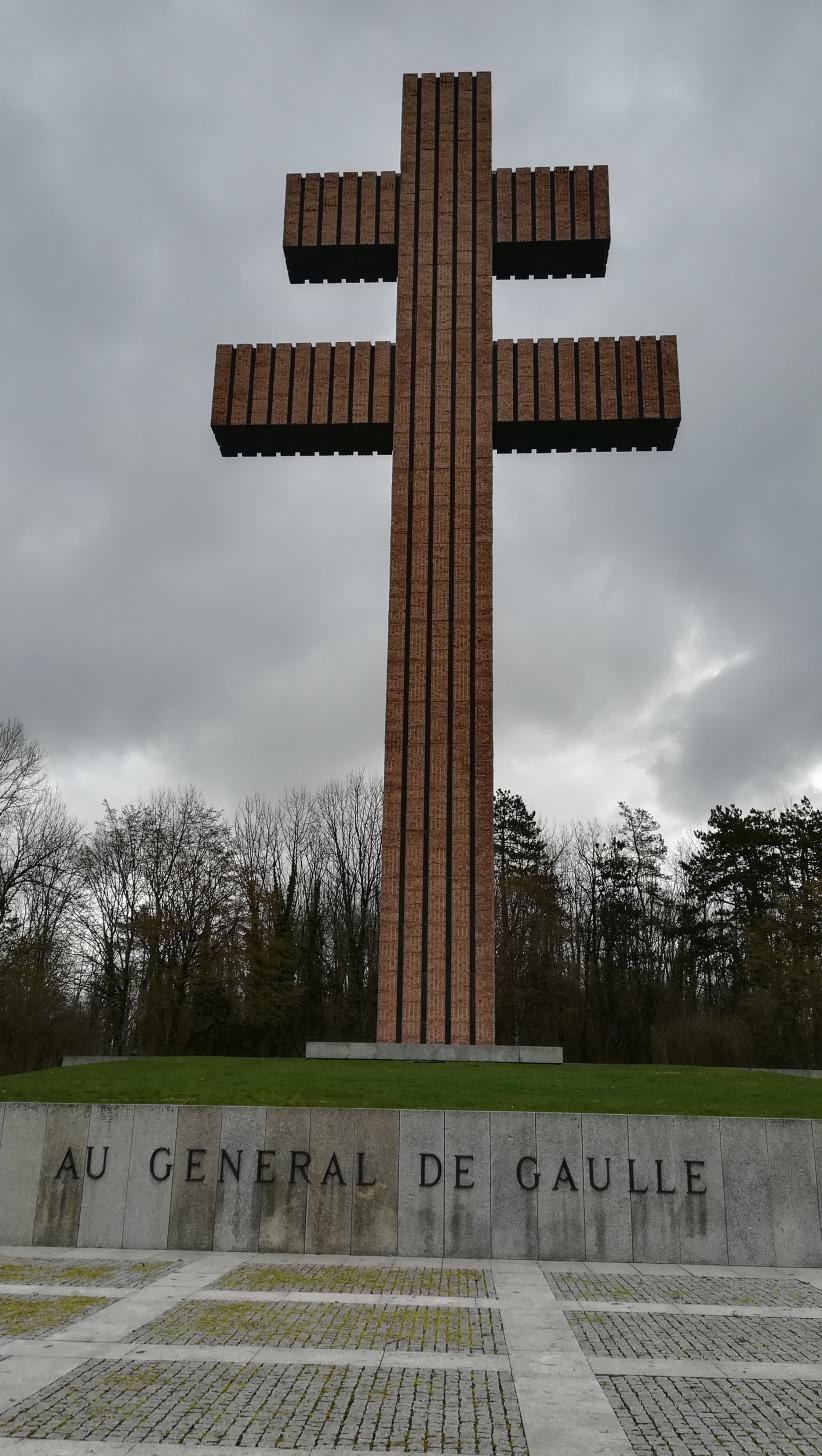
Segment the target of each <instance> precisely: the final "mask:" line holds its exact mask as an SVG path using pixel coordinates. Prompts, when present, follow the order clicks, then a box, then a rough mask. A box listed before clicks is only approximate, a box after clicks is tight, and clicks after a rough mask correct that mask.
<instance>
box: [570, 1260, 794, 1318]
mask: <svg viewBox="0 0 822 1456" xmlns="http://www.w3.org/2000/svg"><path fill="white" fill-rule="evenodd" d="M544 1273H545V1277H546V1279H547V1280H548V1284H549V1285H550V1287H551V1289H553V1291H554V1293H555V1294H556V1296H557V1298H558V1299H600V1300H606V1299H607V1300H613V1301H614V1303H615V1304H618V1303H621V1302H623V1301H626V1300H634V1301H639V1302H641V1303H647V1304H673V1303H674V1302H675V1301H676V1302H677V1303H678V1302H679V1301H682V1303H683V1304H753V1305H763V1306H764V1305H767V1304H772V1305H794V1304H795V1305H798V1306H804V1307H807V1308H813V1307H817V1308H822V1290H820V1289H812V1288H811V1287H810V1285H807V1284H800V1283H798V1282H797V1280H795V1279H735V1278H734V1277H733V1276H732V1275H728V1277H727V1278H717V1279H712V1278H711V1277H710V1275H707V1276H706V1275H703V1274H686V1273H682V1274H639V1273H630V1272H627V1273H625V1274H622V1273H620V1274H613V1273H605V1272H603V1273H601V1274H598V1273H594V1272H591V1273H579V1274H577V1273H565V1272H564V1271H559V1270H550V1271H549V1270H548V1269H546V1270H544Z"/></svg>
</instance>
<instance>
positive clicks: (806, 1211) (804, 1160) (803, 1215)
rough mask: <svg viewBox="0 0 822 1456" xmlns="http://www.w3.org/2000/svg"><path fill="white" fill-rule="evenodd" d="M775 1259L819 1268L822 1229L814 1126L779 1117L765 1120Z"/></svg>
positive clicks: (787, 1263)
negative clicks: (821, 1227) (821, 1226)
mask: <svg viewBox="0 0 822 1456" xmlns="http://www.w3.org/2000/svg"><path fill="white" fill-rule="evenodd" d="M766 1132H767V1141H768V1171H769V1181H770V1188H771V1208H772V1213H773V1235H774V1256H775V1262H776V1263H777V1264H780V1265H783V1266H788V1267H790V1266H796V1267H798V1268H803V1269H807V1268H814V1267H816V1268H818V1267H819V1265H820V1264H822V1231H821V1230H820V1219H819V1194H818V1191H817V1184H816V1160H815V1157H814V1146H813V1126H812V1124H811V1123H810V1122H805V1121H799V1120H798V1119H797V1120H796V1121H791V1120H790V1119H788V1118H780V1119H779V1120H778V1121H777V1120H774V1119H769V1120H768V1122H767V1123H766Z"/></svg>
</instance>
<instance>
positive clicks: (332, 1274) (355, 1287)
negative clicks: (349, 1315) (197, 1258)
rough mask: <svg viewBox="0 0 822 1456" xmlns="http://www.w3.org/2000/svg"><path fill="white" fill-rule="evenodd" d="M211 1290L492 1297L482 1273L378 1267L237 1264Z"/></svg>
mask: <svg viewBox="0 0 822 1456" xmlns="http://www.w3.org/2000/svg"><path fill="white" fill-rule="evenodd" d="M214 1287H215V1288H216V1289H253V1290H261V1291H262V1290H266V1289H273V1290H278V1289H282V1290H286V1289H289V1290H291V1289H299V1290H303V1291H307V1292H312V1291H315V1290H316V1291H317V1292H318V1293H321V1294H435V1295H445V1296H447V1297H448V1298H449V1299H455V1298H458V1299H484V1298H486V1297H488V1296H491V1297H493V1294H494V1281H493V1279H492V1277H491V1274H490V1272H488V1271H486V1270H484V1269H457V1268H453V1269H450V1268H445V1269H441V1268H439V1267H436V1268H432V1269H403V1268H394V1267H390V1266H388V1267H383V1268H379V1267H377V1266H376V1265H375V1266H372V1267H368V1266H363V1267H360V1268H358V1267H357V1266H356V1265H355V1264H241V1265H240V1267H239V1268H238V1269H232V1270H231V1272H230V1273H229V1274H224V1275H223V1277H222V1279H218V1280H217V1283H216V1285H215V1286H214Z"/></svg>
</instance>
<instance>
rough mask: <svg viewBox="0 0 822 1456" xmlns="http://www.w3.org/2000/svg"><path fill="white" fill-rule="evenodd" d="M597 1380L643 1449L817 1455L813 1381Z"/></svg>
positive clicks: (817, 1404) (821, 1408) (667, 1454)
mask: <svg viewBox="0 0 822 1456" xmlns="http://www.w3.org/2000/svg"><path fill="white" fill-rule="evenodd" d="M600 1384H601V1386H602V1389H603V1390H604V1392H605V1394H606V1395H607V1397H608V1400H609V1401H610V1403H611V1405H612V1407H613V1409H614V1410H615V1411H616V1413H617V1416H618V1417H619V1420H620V1423H621V1425H622V1427H623V1430H624V1431H625V1432H626V1434H627V1435H628V1438H629V1440H630V1443H631V1449H632V1450H633V1451H635V1452H637V1453H640V1456H754V1453H759V1452H762V1453H768V1456H813V1453H815V1452H818V1451H820V1450H822V1398H820V1387H819V1385H818V1384H815V1383H811V1382H803V1381H792V1382H791V1383H790V1384H788V1383H787V1382H784V1381H767V1382H764V1381H758V1380H689V1379H682V1378H672V1377H665V1378H662V1379H655V1378H649V1377H647V1376H608V1377H603V1378H602V1379H601V1381H600Z"/></svg>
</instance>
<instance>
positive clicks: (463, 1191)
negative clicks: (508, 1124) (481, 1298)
mask: <svg viewBox="0 0 822 1456" xmlns="http://www.w3.org/2000/svg"><path fill="white" fill-rule="evenodd" d="M489 1118H490V1113H488V1112H446V1114H445V1171H444V1182H445V1242H444V1249H445V1255H446V1258H452V1257H453V1256H454V1255H459V1257H460V1258H466V1259H488V1258H490V1257H491V1133H490V1127H489Z"/></svg>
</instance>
